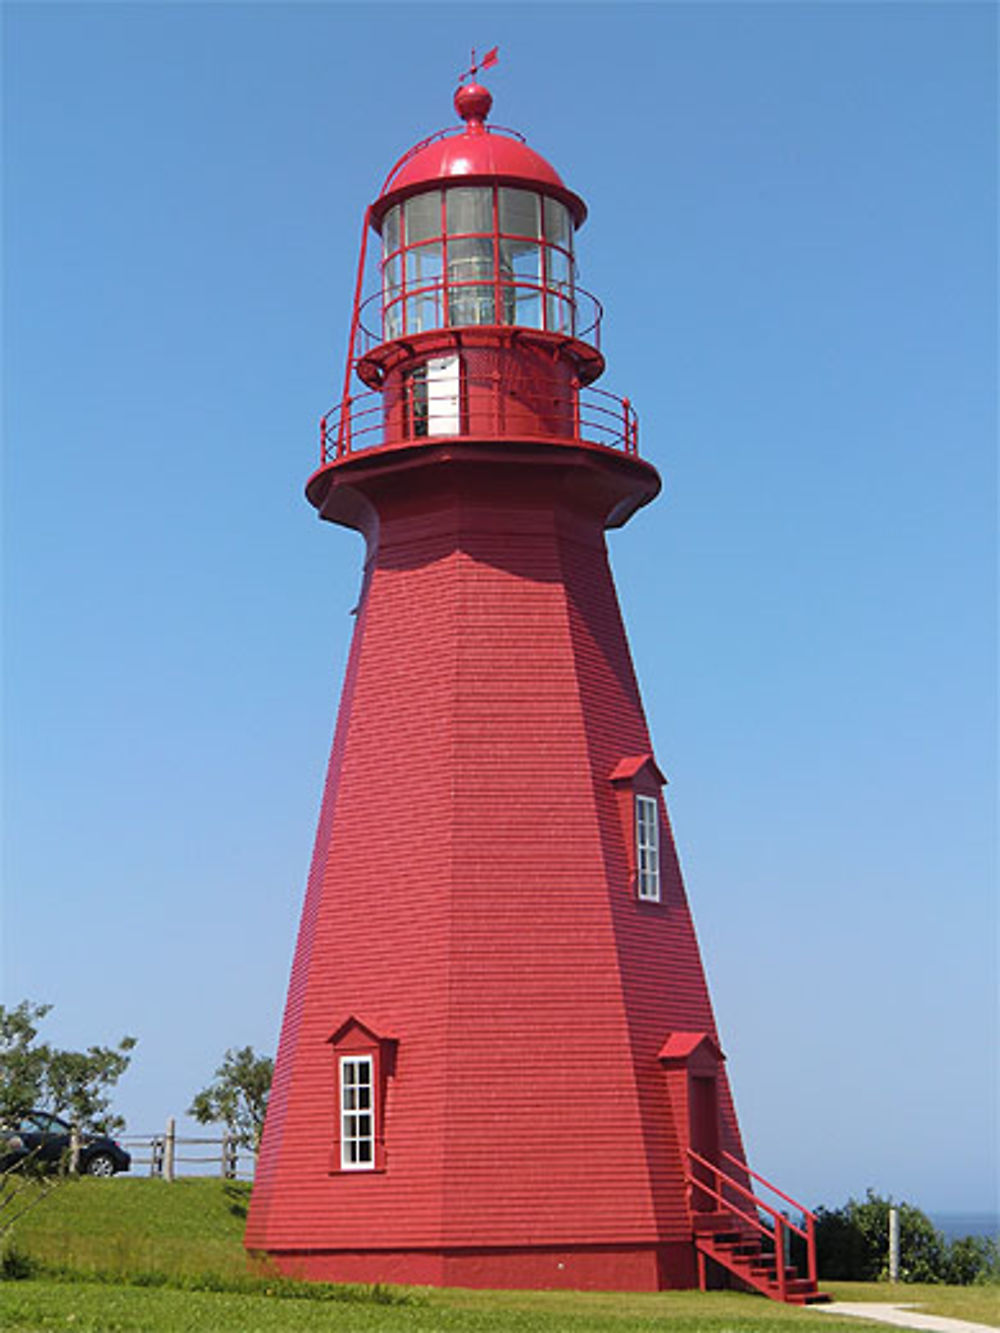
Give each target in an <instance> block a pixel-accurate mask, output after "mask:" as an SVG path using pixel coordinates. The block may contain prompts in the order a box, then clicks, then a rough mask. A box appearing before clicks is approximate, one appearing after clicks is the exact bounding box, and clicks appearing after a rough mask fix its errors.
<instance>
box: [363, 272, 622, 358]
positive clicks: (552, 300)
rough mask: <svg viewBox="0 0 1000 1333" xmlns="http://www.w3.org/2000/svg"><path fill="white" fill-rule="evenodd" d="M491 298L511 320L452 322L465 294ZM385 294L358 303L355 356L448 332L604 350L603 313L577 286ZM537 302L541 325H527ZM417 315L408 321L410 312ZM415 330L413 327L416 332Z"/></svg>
mask: <svg viewBox="0 0 1000 1333" xmlns="http://www.w3.org/2000/svg"><path fill="white" fill-rule="evenodd" d="M480 291H485V292H487V293H488V301H490V302H492V305H493V308H495V307H496V306H497V303H499V308H500V309H503V308H504V306H505V303H506V304H508V305H510V306H511V307H512V311H511V317H510V318H509V319H505V320H503V321H502V322H501V323H500V324H495V323H493V322H489V323H483V324H474V325H470V324H469V323H467V322H466V320H464V319H461V320H457V321H456V323H455V324H454V325H453V324H451V323H450V322H449V318H448V315H447V311H448V309H449V305H448V303H449V302H452V303H454V302H456V301H458V302H460V301H461V300H462V298H463V293H476V292H480ZM383 299H384V298H383V293H382V291H381V290H379V291H377V292H372V293H370V294H369V295H368V296H366V297H364V298H363V299H362V300H360V301H359V304H358V313H357V340H356V344H355V354H356V355H357V356H364V355H365V353H366V352H370V351H371V350H372V348H374V347H379V346H381V345H382V344H383V343H386V342H392V341H394V340H395V339H396V338H408V337H411V336H412V335H413V334H416V333H428V332H430V331H432V330H436V329H444V328H452V327H455V328H462V329H466V328H470V327H472V328H503V329H509V328H523V329H530V330H532V331H534V330H536V329H537V330H540V331H542V332H544V333H554V334H558V335H560V336H562V337H567V338H577V339H579V340H580V342H585V343H589V344H590V346H592V347H596V348H597V350H598V351H600V350H601V321H602V320H603V318H604V307H603V306H602V305H601V303H600V301H599V300H598V299H597V297H596V296H594V295H593V293H592V292H588V291H587V289H586V288H585V287H579V286H577V285H576V284H573V285H572V286H570V284H568V283H566V284H554V283H549V284H548V285H547V286H545V285H543V284H542V283H540V282H530V281H528V280H526V279H515V278H504V279H503V280H501V281H500V282H497V281H496V280H495V279H492V278H469V279H462V280H461V281H454V280H452V281H449V282H447V283H445V282H444V281H442V280H440V279H438V280H436V281H433V282H423V283H419V284H418V283H411V284H409V285H408V286H407V288H406V291H405V294H404V292H403V290H402V289H400V291H399V292H398V293H395V294H394V295H392V296H390V297H389V298H387V299H385V308H384V309H383ZM528 299H530V300H532V301H533V302H535V303H536V304H537V310H538V315H537V319H536V320H534V321H532V322H522V321H521V319H520V317H519V315H520V313H523V309H524V306H523V302H524V301H526V300H528ZM409 311H413V312H415V313H414V315H413V316H408V312H409ZM411 324H412V325H413V327H411Z"/></svg>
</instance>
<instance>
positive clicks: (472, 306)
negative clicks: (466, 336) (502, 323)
mask: <svg viewBox="0 0 1000 1333" xmlns="http://www.w3.org/2000/svg"><path fill="white" fill-rule="evenodd" d="M493 322H494V320H493V288H492V286H490V287H480V286H474V287H452V288H450V289H449V293H448V323H449V324H451V325H458V324H492V323H493Z"/></svg>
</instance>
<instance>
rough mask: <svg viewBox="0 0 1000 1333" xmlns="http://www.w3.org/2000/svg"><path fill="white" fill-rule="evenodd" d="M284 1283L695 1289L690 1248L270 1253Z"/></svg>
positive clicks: (689, 1246) (612, 1247)
mask: <svg viewBox="0 0 1000 1333" xmlns="http://www.w3.org/2000/svg"><path fill="white" fill-rule="evenodd" d="M268 1258H269V1261H270V1262H271V1264H272V1265H274V1267H276V1268H277V1269H278V1271H279V1272H280V1273H282V1274H283V1275H284V1276H286V1277H295V1278H305V1279H307V1280H309V1281H313V1282H365V1283H374V1282H387V1283H396V1284H399V1285H403V1286H433V1287H480V1288H494V1289H505V1288H506V1289H512V1290H530V1291H547V1290H560V1289H564V1290H571V1291H664V1290H670V1289H678V1290H680V1289H686V1288H690V1287H697V1285H698V1270H697V1263H696V1255H695V1249H694V1246H693V1244H685V1243H676V1244H666V1245H652V1244H651V1245H581V1246H526V1247H523V1248H506V1249H504V1248H495V1249H494V1248H481V1249H480V1248H475V1249H472V1248H470V1249H447V1250H430V1249H428V1250H417V1249H414V1250H377V1251H371V1250H368V1251H361V1250H284V1251H275V1250H271V1251H269V1254H268Z"/></svg>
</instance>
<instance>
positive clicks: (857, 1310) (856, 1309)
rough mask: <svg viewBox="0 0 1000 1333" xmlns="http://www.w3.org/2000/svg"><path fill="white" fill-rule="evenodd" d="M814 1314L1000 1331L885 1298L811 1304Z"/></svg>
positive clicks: (932, 1331)
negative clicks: (916, 1308) (892, 1302)
mask: <svg viewBox="0 0 1000 1333" xmlns="http://www.w3.org/2000/svg"><path fill="white" fill-rule="evenodd" d="M806 1309H807V1310H808V1311H809V1312H810V1314H812V1313H813V1312H816V1313H817V1314H819V1313H820V1312H822V1313H823V1314H836V1315H849V1316H851V1317H853V1318H855V1319H874V1320H876V1321H877V1322H878V1323H880V1324H895V1325H896V1326H897V1327H898V1328H920V1329H926V1330H929V1333H997V1326H996V1325H995V1324H994V1325H991V1324H974V1323H972V1322H971V1320H968V1319H948V1318H947V1317H946V1316H945V1315H941V1314H923V1313H922V1312H920V1311H918V1310H915V1309H914V1307H913V1306H912V1305H890V1304H889V1303H888V1302H885V1301H829V1302H828V1303H827V1304H826V1305H808V1306H806Z"/></svg>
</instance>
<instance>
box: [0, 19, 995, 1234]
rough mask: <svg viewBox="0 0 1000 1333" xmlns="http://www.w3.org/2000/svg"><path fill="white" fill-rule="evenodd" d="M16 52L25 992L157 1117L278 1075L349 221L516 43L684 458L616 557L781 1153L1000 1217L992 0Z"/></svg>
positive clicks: (8, 446)
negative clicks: (466, 69) (240, 1077)
mask: <svg viewBox="0 0 1000 1333" xmlns="http://www.w3.org/2000/svg"><path fill="white" fill-rule="evenodd" d="M470 16H471V17H470ZM473 20H474V21H473ZM3 23H4V99H5V101H4V113H5V120H4V125H5V128H4V145H3V146H4V156H5V160H6V169H5V190H4V264H3V269H4V280H5V292H4V296H5V304H4V327H5V338H4V388H5V395H4V396H5V420H4V440H5V459H4V461H5V485H4V500H5V518H4V540H5V550H4V570H5V579H6V585H5V595H4V602H5V625H4V630H5V632H4V689H5V695H4V702H5V712H4V721H5V741H4V761H5V806H4V856H5V862H4V899H3V954H2V965H3V998H4V1000H5V1001H6V1002H8V1003H13V1002H16V1001H17V1000H19V999H21V998H22V997H30V998H32V999H35V1000H46V1001H50V1002H52V1003H53V1004H54V1005H55V1011H54V1013H53V1015H52V1017H51V1018H50V1020H49V1021H48V1024H47V1032H48V1034H49V1036H50V1037H51V1038H52V1039H53V1040H55V1041H58V1042H62V1043H64V1044H68V1045H82V1044H88V1043H91V1042H104V1041H113V1040H116V1039H117V1038H118V1037H119V1036H120V1035H121V1034H122V1033H123V1032H126V1031H128V1032H131V1033H134V1034H135V1035H136V1036H138V1038H139V1046H138V1048H137V1052H136V1055H135V1058H134V1061H133V1066H132V1068H131V1070H130V1071H129V1073H128V1074H127V1076H126V1078H125V1079H124V1080H123V1082H122V1084H121V1088H120V1095H119V1097H118V1106H119V1108H120V1109H121V1111H122V1112H124V1113H125V1114H126V1116H127V1118H128V1121H129V1126H130V1129H131V1130H132V1131H136V1132H146V1131H149V1132H152V1131H154V1130H156V1129H159V1127H160V1126H161V1125H162V1124H163V1122H164V1120H165V1118H166V1117H167V1116H168V1115H170V1114H176V1115H180V1114H181V1113H182V1112H183V1110H184V1108H185V1107H186V1105H187V1104H188V1102H189V1100H190V1098H191V1096H192V1094H193V1093H194V1092H195V1091H197V1089H198V1088H199V1087H201V1086H202V1085H203V1084H204V1083H205V1082H206V1081H207V1079H208V1078H209V1077H210V1075H211V1073H212V1070H213V1069H214V1067H215V1065H216V1063H217V1062H218V1060H219V1058H220V1057H221V1055H222V1053H223V1051H224V1050H225V1049H226V1047H228V1046H234V1045H242V1044H246V1043H251V1044H253V1045H254V1046H255V1047H257V1048H258V1049H259V1050H261V1051H273V1049H274V1045H275V1042H276V1036H277V1029H278V1025H279V1022H280V1017H281V1009H282V1005H283V1002H284V991H285V985H286V981H287V974H288V968H289V963H290V958H291V950H292V945H293V941H294V933H295V930H296V927H297V923H298V914H299V908H300V903H301V895H302V889H303V885H304V879H305V872H306V868H307V863H308V858H309V854H310V851H311V844H312V838H313V833H314V823H315V818H316V814H317V810H318V804H319V797H320V788H321V782H322V776H323V771H324V767H325V762H326V756H327V750H328V746H329V741H330V736H331V734H332V728H333V722H334V716H335V711H336V706H337V701H338V696H339V687H340V676H341V672H342V670H343V664H344V660H345V656H346V651H347V646H348V637H349V633H350V630H351V628H352V625H353V621H352V620H351V617H350V615H349V612H350V609H351V608H352V607H353V605H354V603H355V600H356V593H357V589H358V583H359V576H360V567H361V557H362V550H361V544H360V541H359V540H358V539H357V537H356V536H355V535H354V534H351V533H347V532H343V531H341V530H339V529H335V528H333V527H331V526H330V525H326V524H320V523H318V522H317V521H316V519H315V516H314V515H313V512H312V510H311V509H310V508H309V507H308V505H307V504H306V502H305V501H304V499H303V496H302V486H303V483H304V480H305V478H306V476H307V475H308V473H309V472H310V471H311V469H312V468H313V466H314V464H315V451H316V434H315V430H316V420H317V418H318V416H319V414H320V413H321V412H323V411H325V410H326V409H327V408H328V407H329V406H331V404H332V403H333V402H334V400H335V398H336V397H337V396H338V394H339V391H340V382H341V376H342V367H343V357H344V352H345V345H346V335H347V328H348V321H349V316H350V302H351V295H352V286H353V279H354V268H355V264H356V257H357V248H358V240H359V232H360V224H361V218H362V214H363V210H364V206H365V204H366V203H367V202H368V201H369V200H370V199H371V198H372V197H373V196H374V194H375V193H376V192H377V190H378V188H379V185H380V183H381V180H382V178H383V176H384V174H385V172H386V170H387V169H388V167H389V166H390V165H391V164H392V162H393V161H394V160H395V159H396V157H397V156H398V155H399V154H400V153H401V152H402V151H403V150H404V149H405V148H406V147H408V146H409V145H410V144H411V143H412V142H414V141H416V140H417V139H419V138H421V137H423V136H424V135H425V134H427V133H429V132H431V131H433V130H435V129H438V128H440V127H441V126H443V125H446V124H450V123H452V121H453V119H454V116H453V112H452V109H451V105H450V101H451V93H452V90H453V87H454V81H455V76H456V75H457V74H458V72H459V71H460V70H461V69H462V68H463V66H464V65H465V64H466V63H467V53H468V49H469V47H470V46H471V45H472V44H473V43H475V44H476V45H477V46H478V47H479V48H480V49H481V50H482V49H485V48H486V47H488V46H491V45H493V44H495V43H499V45H500V56H501V63H500V65H499V66H498V67H497V68H496V69H495V70H493V71H491V74H490V76H489V83H490V86H491V89H492V91H493V93H494V97H495V108H494V115H495V119H496V120H497V121H499V122H500V123H502V124H505V125H512V126H515V127H516V128H518V129H520V130H521V131H523V132H524V133H525V134H526V135H527V136H528V140H529V142H530V143H531V145H532V146H533V147H535V148H536V149H538V150H539V151H540V152H542V153H543V154H544V155H545V156H546V157H548V158H549V159H550V160H551V161H552V162H553V164H554V165H555V166H556V168H557V169H558V170H559V171H560V173H561V174H562V175H563V178H564V179H565V180H566V182H567V184H568V185H569V186H570V187H571V188H572V189H574V190H576V191H577V192H578V193H580V194H582V195H583V196H584V198H585V199H586V200H587V202H588V205H589V207H590V219H589V221H588V222H587V224H586V226H585V228H584V229H583V231H582V232H581V234H580V237H579V238H578V252H579V258H580V260H581V272H582V281H583V283H584V285H585V286H587V287H588V288H589V289H590V290H592V291H594V292H595V293H596V294H597V295H598V296H599V297H600V298H601V300H602V301H603V303H604V305H605V309H606V321H605V340H604V347H605V351H606V354H607V357H608V365H609V369H608V372H607V375H606V377H605V380H604V384H605V386H606V387H608V388H609V389H611V390H613V391H616V392H618V393H621V394H627V395H628V396H629V397H631V398H632V399H633V401H634V402H635V404H636V406H637V408H638V411H639V413H640V419H641V436H640V448H641V450H642V452H643V453H644V454H645V455H646V456H647V457H648V458H650V459H651V460H652V461H653V462H654V463H655V464H656V465H657V467H658V468H659V469H660V471H661V473H662V475H663V477H664V482H665V492H664V495H663V496H662V497H661V499H660V500H659V501H658V502H657V503H656V504H655V505H654V506H653V507H651V508H650V509H647V510H645V511H643V513H641V514H640V515H639V516H638V517H637V518H636V519H635V520H634V521H633V522H632V523H631V524H630V525H629V527H628V528H627V529H625V530H624V531H622V532H620V533H616V534H613V535H612V539H611V545H612V559H613V562H614V567H615V572H616V577H617V580H618V586H619V594H620V597H621V600H622V604H623V609H624V612H625V616H626V620H627V623H628V626H629V632H630V638H631V643H632V648H633V654H634V657H635V661H636V666H637V670H638V673H639V677H640V681H641V684H642V687H643V694H644V699H645V702H646V706H647V711H648V714H649V719H650V724H651V727H652V731H653V735H654V741H655V744H656V750H657V756H658V758H659V760H660V763H661V764H662V766H663V768H664V769H665V771H666V772H667V774H668V776H669V778H670V787H669V790H668V801H669V804H670V808H671V813H672V817H673V822H674V826H675V831H676V835H677V839H678V845H679V850H680V853H681V858H682V863H683V865H684V868H685V872H686V877H687V881H688V889H689V893H690V896H691V900H692V905H693V909H694V912H695V919H696V922H697V924H698V928H699V933H700V937H701V942H702V947H703V951H704V955H705V961H706V964H707V967H708V971H709V977H710V982H711V985H712V991H713V998H714V1001H715V1005H716V1010H717V1015H718V1020H719V1024H720V1028H721V1032H722V1036H723V1042H724V1045H725V1048H726V1051H727V1053H728V1056H729V1067H730V1073H731V1077H732V1080H733V1083H734V1087H735V1092H736V1097H737V1103H738V1107H739V1111H740V1115H741V1119H742V1124H743V1129H744V1134H745V1138H746V1140H747V1144H748V1147H749V1151H750V1154H751V1158H752V1161H753V1163H754V1164H755V1165H756V1166H757V1167H758V1169H759V1170H762V1171H763V1172H764V1173H765V1174H767V1175H770V1176H772V1177H773V1178H777V1179H778V1180H779V1181H780V1182H781V1183H783V1184H784V1185H785V1186H786V1187H787V1188H789V1189H790V1190H791V1191H792V1192H793V1193H794V1194H797V1195H798V1196H799V1197H801V1198H803V1199H804V1200H805V1201H806V1202H809V1203H826V1204H828V1205H835V1204H837V1203H839V1202H842V1201H843V1200H844V1199H845V1198H846V1197H847V1196H848V1194H851V1193H853V1194H858V1193H862V1192H863V1191H864V1189H865V1188H866V1187H867V1186H869V1185H872V1186H874V1187H876V1188H878V1189H880V1190H881V1191H883V1192H886V1193H892V1194H893V1195H895V1196H896V1197H901V1198H906V1199H909V1200H911V1201H912V1202H915V1203H917V1204H919V1205H920V1206H922V1207H925V1208H927V1209H929V1210H938V1211H940V1210H948V1209H954V1210H969V1209H986V1208H990V1207H993V1206H995V1205H996V1183H997V1157H996V1147H997V1135H996V1125H997V1066H996V1050H997V1035H998V1034H997V1018H996V1015H997V917H996V829H995V797H996V773H995V757H994V753H995V740H994V738H995V723H996V706H995V665H996V664H995V656H994V643H995V619H996V614H995V591H996V590H995V573H994V571H995V542H996V486H995V480H996V478H995V452H994V451H995V432H996V424H997V423H996V371H995V361H996V314H997V311H996V267H997V266H996V239H995V237H996V205H995V194H996V177H995V167H994V161H995V149H996V142H995V137H996V136H995V128H994V126H995V104H996V32H995V28H996V11H995V9H994V7H993V6H992V5H989V4H962V3H946V4H924V3H919V2H917V0H914V3H902V4H896V3H890V4H865V3H839V4H837V3H830V4H808V3H775V4H769V5H758V4H739V3H733V4H714V3H705V4H669V3H664V4H659V5H652V4H641V5H632V6H630V5H614V6H611V5H580V6H578V5H532V6H530V7H529V6H526V5H496V6H491V7H489V9H488V10H487V9H486V8H482V9H478V8H477V9H473V10H469V9H467V8H466V7H460V6H434V5H431V6H425V5H401V6H389V5H368V6H353V5H332V4H321V3H317V4H301V5H297V4H283V5H274V4H253V5H251V4H219V5H211V4H205V5H201V4H173V5H170V4H139V3H136V4H109V5H89V4H73V5H57V4H28V5H23V4H21V5H19V4H8V5H7V6H6V7H5V8H4V12H3Z"/></svg>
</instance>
